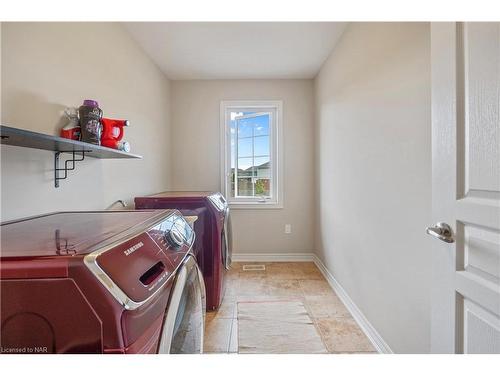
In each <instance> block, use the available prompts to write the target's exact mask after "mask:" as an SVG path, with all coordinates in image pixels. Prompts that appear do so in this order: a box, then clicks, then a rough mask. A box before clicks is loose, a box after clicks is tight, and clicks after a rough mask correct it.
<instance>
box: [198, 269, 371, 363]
mask: <svg viewBox="0 0 500 375" xmlns="http://www.w3.org/2000/svg"><path fill="white" fill-rule="evenodd" d="M246 264H251V265H255V264H264V265H265V266H266V270H265V271H243V265H246ZM227 281H228V284H227V288H226V294H225V297H224V300H223V302H222V305H221V307H220V308H219V310H218V311H216V312H208V313H207V319H206V333H205V345H204V346H205V352H206V353H237V352H238V313H237V303H238V302H244V301H266V300H273V301H276V300H278V301H279V300H290V299H293V300H300V301H302V303H303V304H304V306H305V307H306V310H307V312H308V314H309V316H310V317H311V319H312V320H313V322H314V325H315V327H316V329H317V331H318V333H319V334H320V336H321V339H322V340H323V343H324V344H325V346H326V348H327V350H328V352H330V353H374V352H375V349H374V347H373V346H372V344H371V343H370V341H369V340H368V338H367V337H366V336H365V334H364V333H363V332H362V331H361V329H360V328H359V326H358V325H357V323H356V322H355V320H354V319H353V318H352V316H351V315H350V313H349V312H348V311H347V309H346V308H345V306H344V305H343V303H342V302H341V301H340V299H339V298H338V297H337V295H336V294H335V292H334V291H333V290H332V289H331V288H330V285H329V284H328V283H327V281H326V280H325V279H324V277H323V275H322V274H321V272H320V271H319V270H318V268H317V267H316V266H315V265H314V263H309V262H297V263H285V262H280V263H248V262H246V263H233V265H232V268H231V270H230V271H229V273H228V280H227Z"/></svg>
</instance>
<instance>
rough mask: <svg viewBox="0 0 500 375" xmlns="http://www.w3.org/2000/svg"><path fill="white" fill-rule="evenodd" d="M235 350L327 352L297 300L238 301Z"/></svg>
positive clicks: (242, 351) (261, 352)
mask: <svg viewBox="0 0 500 375" xmlns="http://www.w3.org/2000/svg"><path fill="white" fill-rule="evenodd" d="M238 352H239V353H258V354H266V353H275V354H276V353H290V354H294V353H295V354H309V353H327V350H326V348H325V345H324V344H323V341H322V340H321V337H320V336H319V334H318V332H317V331H316V328H315V327H314V324H313V322H312V320H311V318H310V317H309V315H308V314H307V311H306V309H305V307H304V305H303V304H302V302H300V301H265V302H239V303H238Z"/></svg>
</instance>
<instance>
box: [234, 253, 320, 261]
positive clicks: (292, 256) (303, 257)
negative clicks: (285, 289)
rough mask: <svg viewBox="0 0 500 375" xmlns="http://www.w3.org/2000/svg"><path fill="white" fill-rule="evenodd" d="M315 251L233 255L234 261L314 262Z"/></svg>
mask: <svg viewBox="0 0 500 375" xmlns="http://www.w3.org/2000/svg"><path fill="white" fill-rule="evenodd" d="M314 257H315V255H314V254H313V253H253V254H250V253H239V254H235V253H233V255H232V257H231V258H232V260H233V262H314Z"/></svg>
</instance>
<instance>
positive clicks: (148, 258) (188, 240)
mask: <svg viewBox="0 0 500 375" xmlns="http://www.w3.org/2000/svg"><path fill="white" fill-rule="evenodd" d="M193 241H194V231H193V230H192V228H191V226H190V225H189V224H188V223H187V222H186V220H185V219H184V218H183V217H182V215H180V214H178V213H174V214H172V215H170V216H168V217H167V218H165V219H164V220H163V221H161V222H160V223H158V224H156V225H154V226H153V227H151V228H149V229H148V230H146V231H144V232H142V233H140V234H139V235H137V236H134V237H133V238H131V239H129V240H127V241H125V242H122V243H120V244H119V245H117V246H115V247H113V248H111V249H108V250H105V251H99V250H98V251H96V253H97V254H95V255H94V256H93V257H91V258H90V259H89V262H86V263H90V264H87V265H88V267H89V268H90V269H91V270H92V271H93V273H94V274H95V275H96V276H97V277H98V279H99V280H100V281H101V282H102V284H103V285H104V286H105V287H106V288H107V289H108V290H109V291H110V292H111V294H113V295H114V297H115V298H116V299H117V300H118V301H119V302H121V303H122V304H123V305H124V306H127V305H134V306H136V305H138V304H140V303H141V302H143V301H145V300H146V299H148V298H149V297H150V296H152V295H153V294H154V293H155V292H156V291H158V290H159V289H160V288H161V287H162V286H163V285H164V284H165V283H166V282H167V281H168V280H169V278H170V276H172V275H173V273H174V272H175V270H176V269H177V267H178V266H179V264H180V263H181V262H182V261H183V259H184V257H185V256H186V254H187V253H188V252H189V249H190V248H191V245H192V243H193ZM91 255H92V254H91ZM129 308H130V306H129Z"/></svg>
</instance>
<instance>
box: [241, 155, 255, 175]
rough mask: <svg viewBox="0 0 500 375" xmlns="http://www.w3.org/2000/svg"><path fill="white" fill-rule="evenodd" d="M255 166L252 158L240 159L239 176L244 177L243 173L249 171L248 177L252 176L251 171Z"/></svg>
mask: <svg viewBox="0 0 500 375" xmlns="http://www.w3.org/2000/svg"><path fill="white" fill-rule="evenodd" d="M252 166H253V159H252V158H239V159H238V176H243V174H242V172H244V171H247V170H248V171H249V172H248V176H251V170H252Z"/></svg>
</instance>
